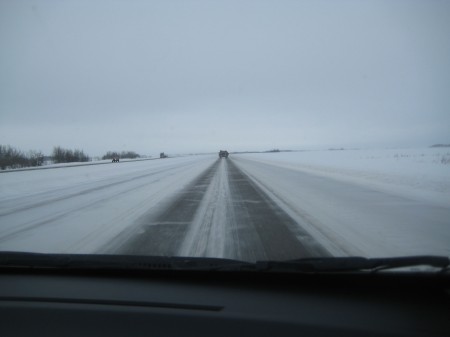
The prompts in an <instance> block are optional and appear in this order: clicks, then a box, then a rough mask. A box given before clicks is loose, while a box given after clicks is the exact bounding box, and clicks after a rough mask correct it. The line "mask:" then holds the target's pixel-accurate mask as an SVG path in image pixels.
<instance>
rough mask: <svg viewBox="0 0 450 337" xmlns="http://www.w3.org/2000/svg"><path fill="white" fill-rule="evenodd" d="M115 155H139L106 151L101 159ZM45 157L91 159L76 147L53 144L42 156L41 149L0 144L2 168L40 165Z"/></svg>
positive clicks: (59, 160) (68, 160)
mask: <svg viewBox="0 0 450 337" xmlns="http://www.w3.org/2000/svg"><path fill="white" fill-rule="evenodd" d="M116 157H119V158H120V159H136V158H140V157H141V156H140V155H139V154H137V153H136V152H134V151H122V152H117V151H108V152H107V153H106V154H105V155H104V156H103V157H102V159H112V158H116ZM46 159H47V160H51V161H53V163H55V164H60V163H73V162H87V161H91V158H90V157H89V156H88V155H87V154H85V153H84V151H83V150H78V149H75V150H71V149H65V148H62V147H61V146H55V147H54V148H53V151H52V155H51V156H44V154H43V153H42V152H41V151H34V150H31V151H28V152H23V151H21V150H19V149H17V148H14V147H12V146H10V145H1V144H0V169H2V170H6V169H18V168H25V167H36V166H42V165H43V164H44V161H45V160H46Z"/></svg>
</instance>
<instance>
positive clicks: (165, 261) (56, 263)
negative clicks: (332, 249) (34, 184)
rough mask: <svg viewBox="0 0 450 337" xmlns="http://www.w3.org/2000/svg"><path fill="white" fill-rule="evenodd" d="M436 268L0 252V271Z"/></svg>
mask: <svg viewBox="0 0 450 337" xmlns="http://www.w3.org/2000/svg"><path fill="white" fill-rule="evenodd" d="M424 266H425V267H434V268H438V271H440V272H446V271H448V270H449V266H450V259H449V258H448V257H445V256H407V257H391V258H364V257H326V258H308V259H297V260H288V261H258V262H256V263H251V262H244V261H239V260H232V259H222V258H203V257H164V256H134V255H98V254H92V255H91V254H89V255H87V254H42V253H22V252H0V268H20V269H68V270H80V269H82V270H86V269H95V270H192V271H249V272H263V273H264V272H281V273H336V272H338V273H340V272H376V271H379V270H384V269H396V268H409V270H410V269H411V268H416V269H420V268H421V267H424Z"/></svg>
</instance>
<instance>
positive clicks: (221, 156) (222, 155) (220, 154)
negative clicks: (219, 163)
mask: <svg viewBox="0 0 450 337" xmlns="http://www.w3.org/2000/svg"><path fill="white" fill-rule="evenodd" d="M219 158H228V151H223V150H220V151H219Z"/></svg>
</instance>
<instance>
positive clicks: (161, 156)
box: [159, 152, 168, 158]
mask: <svg viewBox="0 0 450 337" xmlns="http://www.w3.org/2000/svg"><path fill="white" fill-rule="evenodd" d="M167 157H168V156H167V155H166V154H164V152H161V153H160V154H159V158H167Z"/></svg>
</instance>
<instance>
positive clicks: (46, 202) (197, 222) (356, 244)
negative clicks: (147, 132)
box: [0, 153, 450, 261]
mask: <svg viewBox="0 0 450 337" xmlns="http://www.w3.org/2000/svg"><path fill="white" fill-rule="evenodd" d="M322 155H323V154H322ZM299 156H303V157H305V155H304V154H298V153H297V154H294V153H292V154H285V159H286V158H287V159H286V160H283V157H280V156H279V157H277V156H276V155H275V154H254V155H252V154H242V155H232V156H230V158H228V159H221V160H220V159H218V158H217V156H216V155H202V156H188V157H178V158H169V159H164V160H151V161H141V162H139V161H138V162H124V163H119V164H110V165H92V166H78V167H67V168H61V169H54V170H33V171H22V172H11V173H2V174H0V191H1V195H0V250H2V251H8V250H9V251H33V252H50V253H110V254H151V255H166V256H167V255H184V256H209V257H227V258H235V259H242V260H248V261H255V260H265V259H292V258H302V257H311V256H328V255H334V256H346V255H361V256H399V255H415V254H439V255H450V244H449V242H450V205H448V206H447V205H446V202H445V197H447V196H448V194H446V193H447V190H446V189H447V187H446V185H445V182H444V180H443V182H442V183H441V184H437V186H439V191H438V194H437V196H438V197H437V198H434V199H433V198H432V197H430V196H434V194H433V193H431V192H430V191H425V192H426V193H425V192H424V194H423V196H424V197H423V198H421V197H420V195H419V194H417V195H414V194H413V195H411V197H408V195H406V194H405V188H404V187H403V188H398V189H396V188H392V186H391V185H392V184H390V185H389V186H391V188H381V187H382V186H381V185H380V184H376V182H373V181H372V183H367V182H366V181H365V180H364V179H363V180H361V179H359V180H358V179H356V178H355V179H350V178H349V177H355V174H354V171H351V173H352V174H351V175H350V176H349V175H348V174H347V175H345V174H342V172H340V171H339V170H333V172H332V174H330V169H329V168H327V169H325V168H324V166H320V165H318V166H311V165H304V164H302V163H295V160H293V159H295V158H296V157H299ZM303 157H302V158H303ZM315 164H317V163H315ZM320 168H322V169H320ZM340 170H341V171H342V170H343V168H340ZM344 173H345V172H344ZM347 173H348V172H347ZM445 174H446V173H445ZM369 176H370V175H369ZM364 177H367V175H364ZM408 179H409V178H408ZM422 180H423V179H422ZM380 186H381V187H380ZM422 190H423V188H422ZM397 192H398V193H397ZM439 193H440V194H439ZM443 193H444V194H443ZM442 196H444V197H442ZM433 200H438V201H439V202H437V201H436V202H433Z"/></svg>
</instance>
